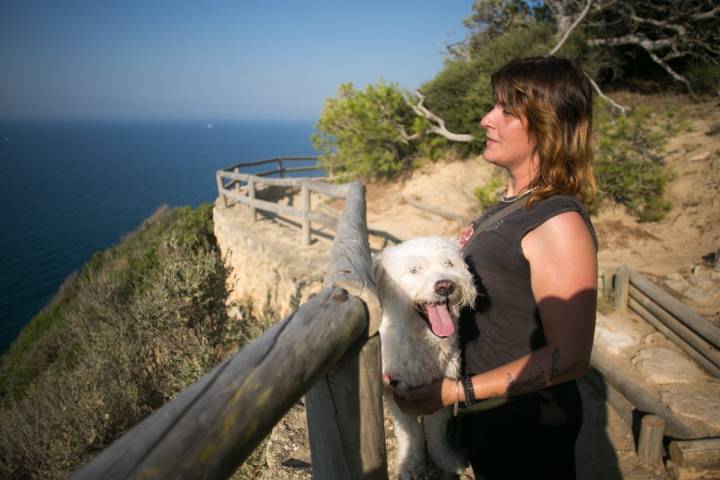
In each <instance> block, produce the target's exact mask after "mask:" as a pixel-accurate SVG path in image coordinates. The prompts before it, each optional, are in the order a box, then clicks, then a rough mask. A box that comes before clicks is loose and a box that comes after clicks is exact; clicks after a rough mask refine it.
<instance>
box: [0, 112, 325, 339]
mask: <svg viewBox="0 0 720 480" xmlns="http://www.w3.org/2000/svg"><path fill="white" fill-rule="evenodd" d="M313 125H314V122H312V121H250V120H247V121H221V122H212V123H208V121H189V120H188V121H152V122H150V121H142V122H141V121H133V122H118V121H94V122H90V121H82V122H81V121H12V122H11V121H0V353H3V352H5V351H6V350H7V348H8V347H9V345H10V343H11V342H12V341H13V339H14V338H15V337H16V336H17V334H18V333H19V332H20V330H21V329H22V327H23V326H25V325H26V324H27V323H28V322H29V321H30V319H31V318H32V317H33V315H35V314H36V313H37V312H39V311H40V310H41V309H42V308H43V306H44V305H46V304H47V303H48V301H49V300H50V299H51V298H52V297H53V295H54V294H55V292H57V290H58V287H59V286H60V285H61V283H62V282H63V280H64V279H65V278H66V277H67V276H68V275H69V274H71V273H72V272H73V271H77V270H79V269H80V267H81V266H82V265H83V263H84V262H86V261H88V260H89V259H90V258H91V257H92V255H93V253H94V252H97V251H100V250H103V249H105V248H107V247H108V246H110V245H113V244H115V243H117V242H118V241H120V239H121V238H122V237H123V236H124V235H125V234H127V233H129V232H131V231H132V230H134V229H135V228H136V227H138V226H139V225H140V223H142V221H143V220H144V219H145V218H147V217H148V216H150V215H151V214H152V213H153V212H154V211H155V210H156V209H157V208H158V207H160V206H161V205H170V206H183V205H191V206H197V205H199V204H201V203H203V202H213V201H214V200H215V198H216V197H217V187H216V184H215V171H216V170H218V169H220V168H223V167H226V166H230V165H234V164H236V163H241V162H253V161H257V160H263V159H268V158H275V157H279V156H310V155H316V154H317V152H315V150H314V149H313V147H312V145H311V142H310V135H311V133H312V131H313ZM312 163H313V162H308V164H312ZM258 170H267V165H265V166H261V167H255V171H258ZM245 171H253V170H245ZM320 174H322V172H314V173H312V175H320Z"/></svg>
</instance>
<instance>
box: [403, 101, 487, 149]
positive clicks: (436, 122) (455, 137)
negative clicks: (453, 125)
mask: <svg viewBox="0 0 720 480" xmlns="http://www.w3.org/2000/svg"><path fill="white" fill-rule="evenodd" d="M415 95H416V96H417V97H418V103H417V105H415V104H414V103H412V102H410V101H408V104H409V105H410V108H412V109H413V111H414V112H415V113H416V114H417V115H418V116H420V117H423V118H425V119H427V120H429V121H430V131H431V132H433V133H436V134H438V135H440V136H441V137H445V138H447V139H448V140H451V141H453V142H462V143H470V142H472V141H474V140H475V136H474V135H470V134H468V133H453V132H451V131H449V130H448V129H447V128H446V127H445V120H443V119H442V118H440V117H438V116H437V115H435V114H434V113H433V112H431V111H430V110H428V108H427V107H426V106H425V105H424V102H425V96H424V95H423V94H422V93H420V91H419V90H416V91H415Z"/></svg>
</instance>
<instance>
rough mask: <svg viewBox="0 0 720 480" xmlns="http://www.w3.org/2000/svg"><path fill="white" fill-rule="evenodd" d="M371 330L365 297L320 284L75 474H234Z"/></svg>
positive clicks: (169, 476)
mask: <svg viewBox="0 0 720 480" xmlns="http://www.w3.org/2000/svg"><path fill="white" fill-rule="evenodd" d="M366 329H367V311H366V308H365V306H364V305H363V302H362V301H360V300H359V299H358V298H356V297H354V296H352V295H348V294H347V292H345V291H344V290H342V289H339V288H327V289H325V290H323V291H322V292H321V293H320V294H318V295H316V296H315V297H313V298H312V299H310V300H309V301H308V302H307V303H305V304H303V305H302V306H301V307H300V308H299V309H298V310H297V311H296V312H294V313H293V314H291V315H290V316H288V317H287V318H286V319H285V320H283V321H282V322H280V323H278V324H276V325H275V326H274V327H273V328H271V329H270V330H268V331H267V332H265V334H263V335H262V336H261V337H259V338H257V339H256V340H255V341H253V342H252V343H250V344H248V345H246V346H245V347H244V348H243V349H242V350H240V351H239V352H238V353H237V354H235V355H234V356H233V357H231V358H229V359H227V360H225V361H224V362H222V363H221V364H220V365H218V366H217V367H215V369H213V370H212V371H211V372H210V373H208V374H207V375H205V376H204V377H203V378H202V379H200V380H199V381H198V382H196V383H195V384H193V385H192V386H190V387H188V388H187V389H186V390H184V391H183V392H182V393H181V394H180V395H178V396H177V397H176V398H175V399H174V400H172V401H170V402H169V403H167V404H166V405H165V406H163V407H162V408H160V409H159V410H157V411H156V412H155V413H153V414H152V415H150V416H149V417H147V418H146V419H145V420H143V421H142V422H141V423H140V424H138V425H136V426H135V427H134V428H133V429H132V430H130V431H129V432H127V433H126V434H125V435H123V436H122V437H121V438H120V439H119V440H117V441H116V442H115V443H113V444H112V445H110V446H109V447H108V448H106V449H105V450H104V451H103V452H102V453H100V454H99V455H98V456H97V457H95V458H94V459H93V460H92V461H91V462H90V463H88V464H87V465H85V466H84V467H82V468H81V469H80V470H78V471H77V472H76V473H75V474H74V475H72V477H71V478H72V479H74V480H80V479H126V478H138V479H140V478H156V479H177V478H211V479H215V478H227V477H229V476H230V475H231V474H232V473H233V472H234V471H235V470H236V469H237V467H238V466H239V465H240V464H241V463H242V462H243V461H244V460H245V458H247V456H248V455H249V454H250V453H251V452H252V451H253V449H254V448H255V447H256V446H257V445H258V444H259V443H260V441H262V439H263V438H264V437H265V436H266V435H267V434H268V433H269V432H270V430H271V429H272V427H273V426H274V425H275V424H276V423H277V422H278V421H279V420H280V418H282V416H283V415H284V414H285V413H286V412H287V411H288V410H289V409H290V407H291V406H292V405H293V404H294V403H295V402H296V401H297V400H298V399H299V398H300V397H301V396H302V395H303V394H304V393H305V392H306V391H307V390H308V389H309V388H310V387H311V386H312V385H313V384H314V383H315V382H316V380H317V379H318V378H319V377H320V376H321V375H322V374H323V373H324V372H325V371H327V370H328V369H329V368H331V367H332V366H333V365H335V363H336V362H337V361H338V360H339V359H340V358H341V357H342V356H343V354H344V353H345V351H346V350H347V349H348V347H349V346H350V345H352V344H353V343H354V342H355V341H356V340H357V338H358V337H359V336H360V335H362V333H363V332H364V331H365V330H366Z"/></svg>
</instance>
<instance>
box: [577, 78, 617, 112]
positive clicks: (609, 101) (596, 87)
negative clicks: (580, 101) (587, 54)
mask: <svg viewBox="0 0 720 480" xmlns="http://www.w3.org/2000/svg"><path fill="white" fill-rule="evenodd" d="M583 73H585V76H586V77H587V78H588V80H590V84H591V85H592V86H593V88H594V89H595V91H596V92H597V94H598V95H600V98H602V99H603V100H605V101H606V102H608V103H609V104H610V105H612V106H613V107H615V108H617V109H618V110H620V112H621V113H622V114H623V115H625V112H626V110H627V109H626V108H625V107H623V106H622V105H620V104H619V103H615V101H614V100H613V99H612V98H610V97H608V96H607V95H605V94H604V93H603V92H602V90H600V87H599V86H598V84H597V83H595V80H593V78H592V77H591V76H590V75H588V74H587V73H586V72H583Z"/></svg>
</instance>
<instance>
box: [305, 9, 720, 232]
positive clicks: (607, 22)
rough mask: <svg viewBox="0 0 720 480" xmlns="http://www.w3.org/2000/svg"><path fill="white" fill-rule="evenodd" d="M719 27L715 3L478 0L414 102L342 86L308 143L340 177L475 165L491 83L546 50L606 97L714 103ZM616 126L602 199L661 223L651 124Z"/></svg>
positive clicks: (603, 152) (719, 84)
mask: <svg viewBox="0 0 720 480" xmlns="http://www.w3.org/2000/svg"><path fill="white" fill-rule="evenodd" d="M719 19H720V6H718V5H717V1H716V0H689V1H688V2H676V1H673V0H660V1H655V0H652V1H651V0H631V1H627V2H618V1H614V0H545V1H542V2H541V1H525V0H476V1H475V2H474V3H473V4H472V12H471V15H470V16H469V17H468V18H467V19H466V20H465V26H466V27H467V29H468V33H467V36H466V38H465V39H464V40H463V41H461V42H458V43H455V44H453V45H449V46H448V54H447V57H446V60H445V63H444V66H443V68H442V70H441V71H440V72H439V73H438V74H437V75H436V76H435V78H433V79H432V80H430V81H429V82H427V83H426V84H424V85H423V86H422V87H421V88H420V91H421V92H422V95H417V99H416V98H414V97H412V96H410V95H409V94H408V93H407V92H403V91H402V90H401V89H400V88H399V87H398V86H397V85H394V84H386V83H384V82H380V83H378V84H376V85H370V86H368V87H367V88H366V89H365V90H364V91H357V90H355V89H354V88H353V87H352V85H351V84H345V85H342V86H341V87H340V90H339V93H338V96H337V97H336V98H332V99H330V100H328V102H327V104H326V106H325V109H324V111H323V114H322V118H321V120H320V121H319V122H318V124H317V129H318V133H317V134H316V135H315V138H314V142H315V145H316V147H317V148H318V149H320V150H321V152H322V153H323V162H325V165H326V168H328V170H329V171H331V172H332V173H334V174H338V175H341V176H346V177H357V176H363V177H366V178H372V177H392V176H394V175H396V174H397V173H399V172H401V171H402V170H404V169H409V168H412V166H413V165H414V159H415V158H416V157H417V156H418V155H428V154H431V155H432V156H436V155H438V153H442V152H443V151H445V150H448V149H454V150H458V151H459V153H460V154H470V153H478V152H480V150H481V148H482V147H481V146H482V141H483V140H484V136H485V135H484V130H483V129H482V128H481V127H480V119H481V118H482V116H483V115H484V113H485V112H486V111H487V110H488V109H489V108H490V107H491V106H492V98H491V97H492V92H491V89H490V76H491V74H492V72H494V71H495V70H497V69H498V68H499V67H500V66H502V65H503V64H505V63H506V62H507V61H509V60H511V59H513V58H518V57H527V56H539V55H545V54H548V52H551V51H554V50H558V53H557V54H558V55H562V56H569V57H573V58H576V59H577V60H578V61H579V63H580V64H581V65H582V66H583V69H584V70H585V72H586V73H587V74H588V75H590V76H591V77H597V78H600V79H601V80H603V79H604V80H605V82H606V83H605V87H607V86H608V84H611V83H612V82H613V81H615V80H616V79H618V78H623V77H625V78H628V77H632V76H635V77H642V78H643V79H646V78H651V79H652V80H653V81H654V82H658V81H659V82H660V83H661V84H663V85H665V86H667V85H669V84H670V85H675V86H678V85H679V86H681V87H682V88H684V89H685V90H686V91H688V92H690V93H691V94H695V93H703V92H711V93H712V92H717V93H720V50H719V49H718V48H717V45H718V44H719V42H718V40H719V39H720V37H718V35H720V34H719V33H718V32H720V20H719ZM600 83H602V82H600ZM600 96H601V98H603V99H604V100H605V101H606V102H611V100H610V99H608V98H607V97H606V96H604V95H602V94H600ZM613 104H614V102H613ZM614 105H615V106H616V107H618V106H617V105H616V104H614ZM618 109H619V110H623V109H622V108H618ZM624 113H625V112H624V111H623V115H624ZM613 115H614V114H610V113H608V112H606V111H604V109H603V113H602V114H601V115H600V116H599V117H598V119H596V131H597V132H598V134H597V139H598V145H597V150H598V156H597V158H598V165H597V172H598V180H599V186H600V190H601V191H602V192H603V194H602V196H601V197H602V199H606V200H610V201H614V202H620V203H623V204H625V205H627V206H628V208H629V209H630V210H631V211H632V212H634V213H635V214H636V215H638V216H639V217H640V218H641V219H644V220H652V219H657V218H660V216H661V215H662V213H663V212H664V211H666V210H667V208H668V206H667V204H666V203H664V202H663V201H662V192H663V190H664V187H665V184H666V182H667V180H668V174H667V173H664V166H663V165H662V162H659V161H657V158H655V157H654V156H656V155H657V154H658V151H659V150H658V148H659V145H660V142H659V139H657V138H656V137H655V136H654V134H653V132H652V131H651V130H650V129H648V128H643V124H642V122H643V120H642V119H643V118H645V117H646V116H647V115H648V113H647V112H644V111H642V110H640V111H638V112H634V113H633V112H630V113H629V115H628V116H627V117H624V116H622V115H621V116H620V117H619V118H618V119H615V118H614V117H613ZM457 142H462V143H457ZM648 145H652V146H653V149H650V150H648V148H647V147H648ZM621 172H622V175H620V173H621ZM623 175H624V176H625V177H626V180H624V183H623V182H620V183H618V182H619V180H618V179H619V178H620V177H622V176H623ZM628 182H629V183H628Z"/></svg>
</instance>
